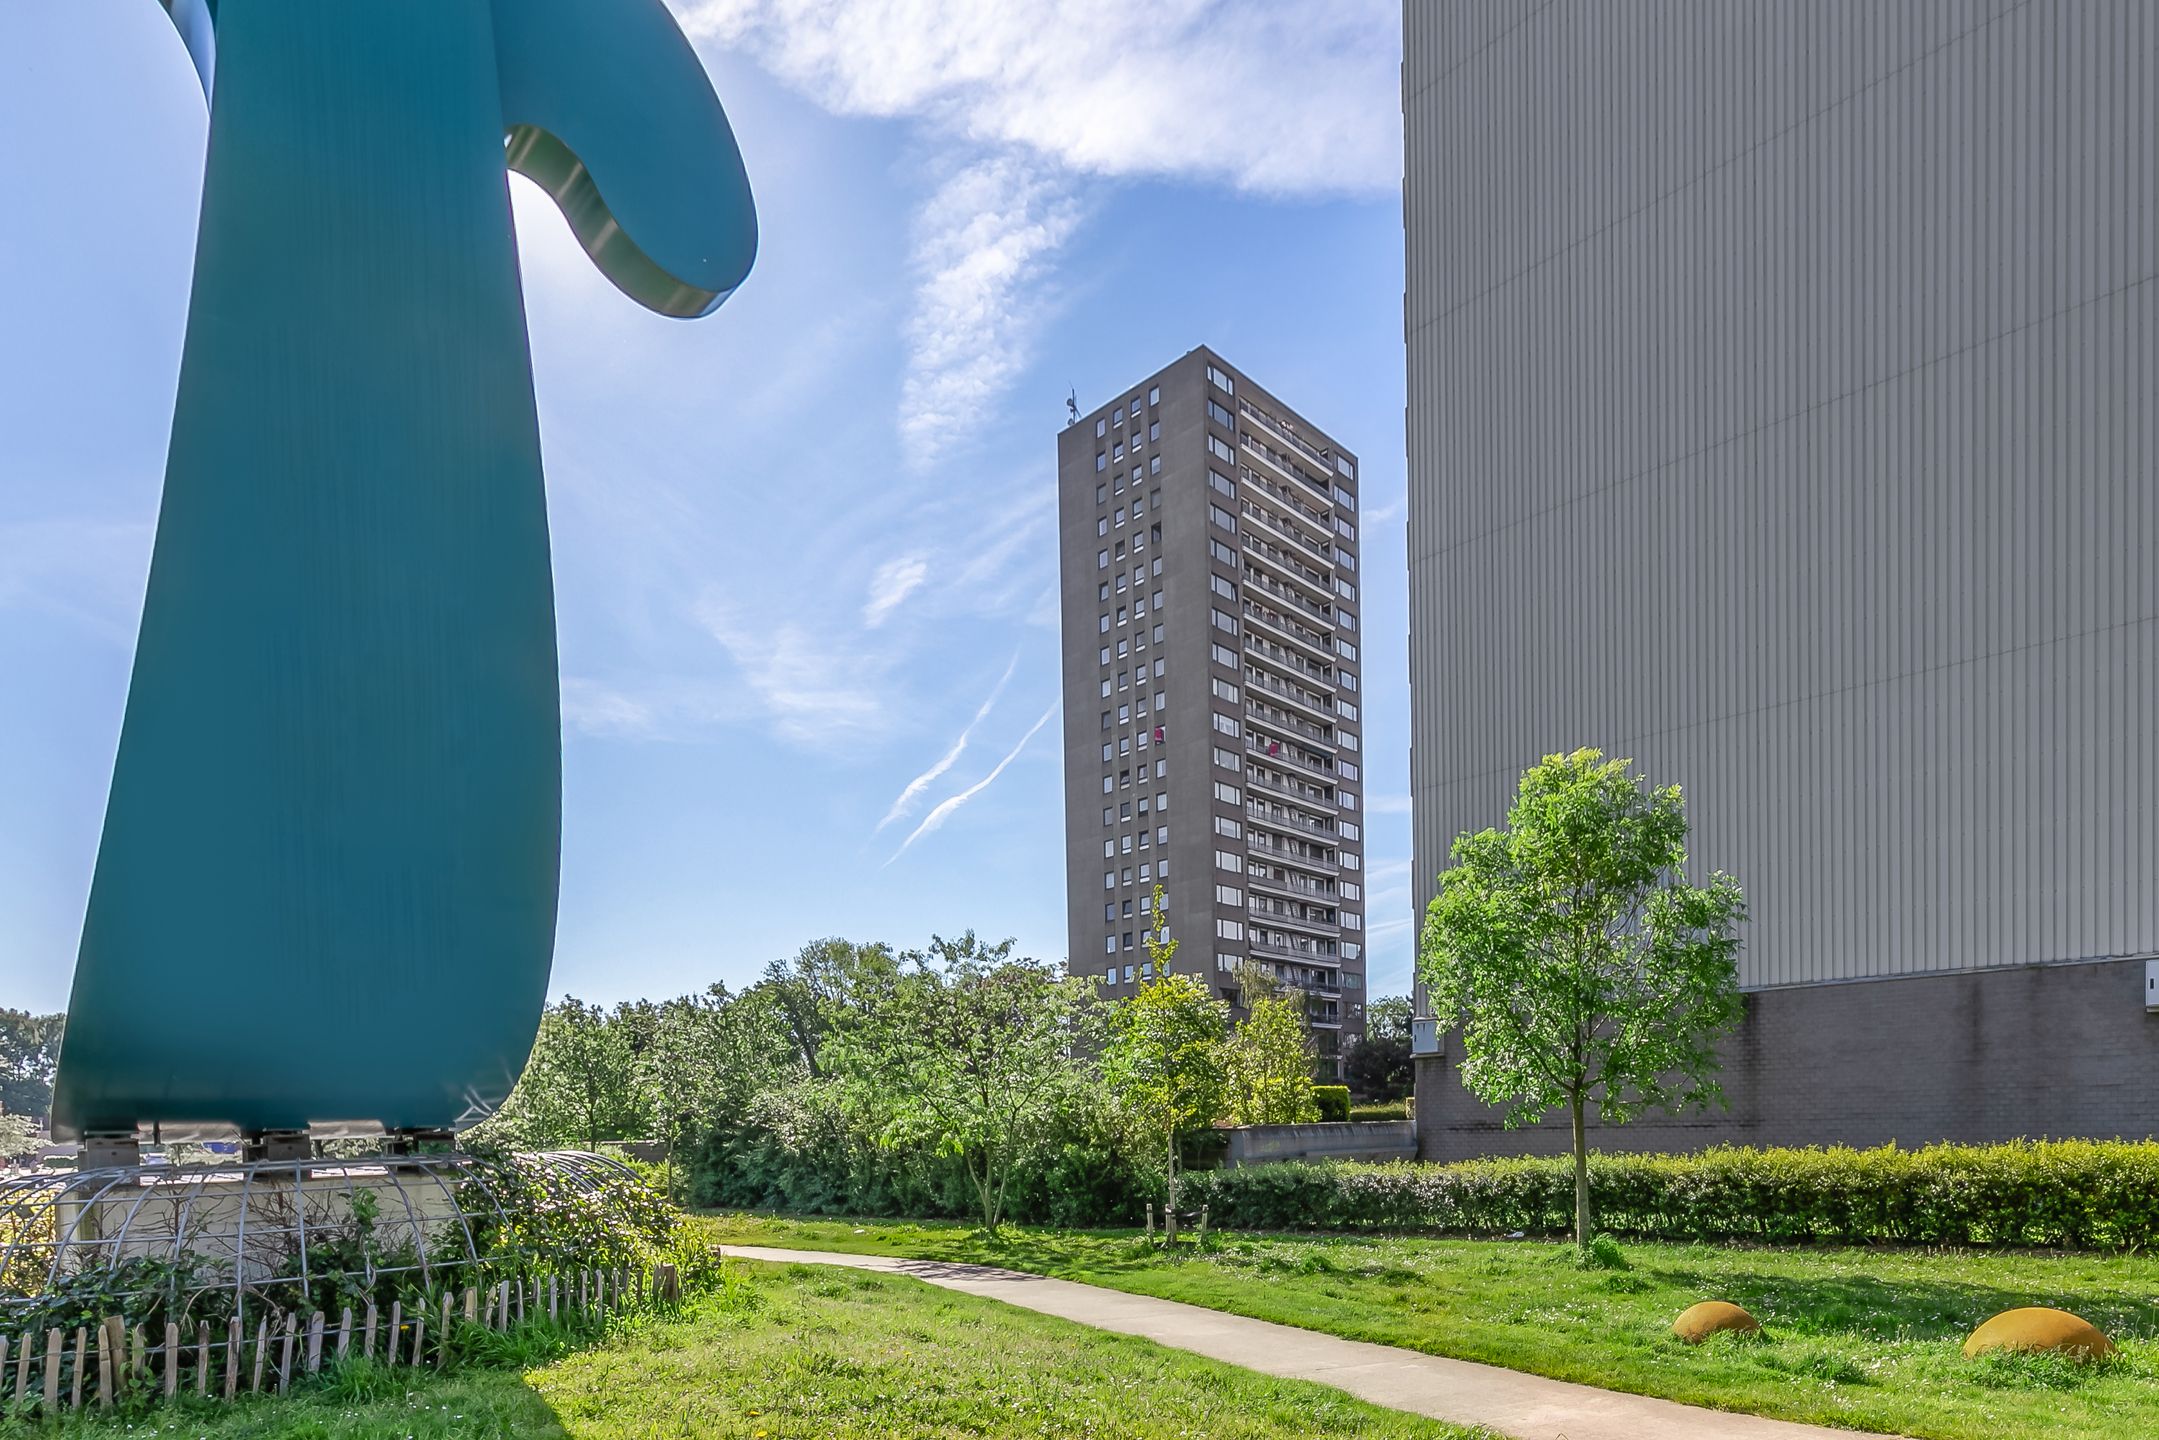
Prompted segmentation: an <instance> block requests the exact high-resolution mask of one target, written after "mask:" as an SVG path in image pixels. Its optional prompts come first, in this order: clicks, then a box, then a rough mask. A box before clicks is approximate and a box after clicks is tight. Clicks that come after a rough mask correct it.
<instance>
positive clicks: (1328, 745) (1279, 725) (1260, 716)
mask: <svg viewBox="0 0 2159 1440" xmlns="http://www.w3.org/2000/svg"><path fill="white" fill-rule="evenodd" d="M1244 713H1245V714H1246V715H1247V716H1249V717H1252V718H1255V719H1257V720H1258V721H1259V722H1260V723H1261V724H1262V725H1265V726H1266V727H1267V728H1268V729H1270V730H1280V731H1282V732H1284V733H1285V734H1291V735H1295V736H1298V737H1299V738H1300V739H1302V740H1303V741H1304V742H1305V743H1306V744H1308V745H1317V746H1319V747H1320V748H1321V749H1323V750H1325V751H1326V752H1327V753H1328V754H1329V755H1332V754H1333V753H1334V739H1333V737H1332V736H1331V735H1330V734H1329V733H1328V732H1327V731H1325V730H1322V729H1320V728H1319V727H1318V726H1317V725H1308V724H1306V723H1305V722H1304V721H1302V720H1299V719H1298V718H1297V717H1296V716H1294V715H1292V714H1290V713H1289V712H1288V711H1286V710H1278V709H1276V708H1275V707H1274V706H1272V705H1269V704H1267V703H1266V702H1264V701H1260V700H1254V699H1252V698H1251V697H1250V696H1249V695H1247V696H1246V697H1245V702H1244Z"/></svg>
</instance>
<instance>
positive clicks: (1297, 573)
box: [1244, 516, 1341, 603]
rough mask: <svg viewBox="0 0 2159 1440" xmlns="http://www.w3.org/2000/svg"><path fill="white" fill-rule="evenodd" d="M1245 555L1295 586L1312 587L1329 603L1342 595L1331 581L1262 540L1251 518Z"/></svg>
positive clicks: (1246, 524)
mask: <svg viewBox="0 0 2159 1440" xmlns="http://www.w3.org/2000/svg"><path fill="white" fill-rule="evenodd" d="M1244 555H1245V559H1247V560H1249V561H1251V562H1253V563H1254V564H1258V565H1265V566H1268V567H1269V568H1270V571H1271V572H1272V573H1274V574H1278V575H1282V576H1284V577H1286V578H1287V579H1288V581H1289V583H1291V584H1293V585H1309V586H1311V587H1312V588H1313V589H1314V590H1317V591H1319V592H1320V593H1321V594H1322V595H1324V596H1325V597H1326V598H1327V600H1328V602H1329V603H1332V602H1333V600H1334V597H1335V596H1337V595H1339V594H1341V592H1340V591H1339V590H1337V589H1335V588H1334V585H1333V583H1332V582H1331V581H1329V580H1328V579H1327V578H1326V577H1325V576H1324V575H1321V574H1320V573H1319V572H1317V571H1316V570H1314V569H1312V567H1311V566H1309V565H1306V564H1305V563H1304V562H1303V561H1301V560H1299V559H1297V557H1296V556H1294V555H1292V554H1290V553H1289V552H1288V551H1287V550H1284V549H1283V548H1282V547H1281V546H1279V545H1270V544H1268V543H1267V542H1266V541H1265V540H1264V539H1262V538H1260V533H1259V531H1258V530H1256V529H1255V528H1253V525H1252V523H1251V519H1250V517H1249V516H1248V517H1246V521H1245V527H1244Z"/></svg>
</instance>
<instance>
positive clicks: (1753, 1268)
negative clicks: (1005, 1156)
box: [699, 1215, 2159, 1440]
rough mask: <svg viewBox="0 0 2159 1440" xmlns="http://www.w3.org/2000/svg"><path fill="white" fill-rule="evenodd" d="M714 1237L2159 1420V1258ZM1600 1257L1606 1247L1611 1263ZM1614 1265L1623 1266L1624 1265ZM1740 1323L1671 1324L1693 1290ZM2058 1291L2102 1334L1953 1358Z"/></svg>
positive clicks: (1536, 1244) (1530, 1357)
mask: <svg viewBox="0 0 2159 1440" xmlns="http://www.w3.org/2000/svg"><path fill="white" fill-rule="evenodd" d="M699 1223H700V1224H701V1225H703V1226H704V1227H705V1233H706V1234H708V1235H709V1236H710V1237H711V1238H712V1239H713V1240H714V1241H715V1242H722V1241H726V1242H733V1243H738V1244H756V1245H779V1246H795V1247H801V1248H811V1249H828V1250H846V1251H855V1252H861V1253H868V1254H883V1255H916V1256H923V1257H927V1258H933V1259H951V1260H974V1261H980V1262H983V1263H986V1264H996V1265H1005V1266H1009V1267H1011V1268H1014V1269H1019V1270H1032V1271H1037V1272H1040V1273H1043V1274H1048V1275H1057V1276H1061V1277H1064V1278H1067V1279H1073V1280H1083V1281H1089V1282H1092V1283H1094V1284H1099V1285H1107V1286H1110V1287H1113V1288H1116V1289H1120V1290H1128V1291H1132V1292H1134V1293H1137V1294H1144V1295H1158V1296H1161V1297H1163V1298H1165V1299H1172V1300H1183V1301H1188V1302H1190V1303H1193V1304H1197V1305H1206V1306H1209V1307H1211V1308H1214V1309H1218V1310H1227V1311H1231V1312H1234V1313H1237V1314H1242V1315H1250V1316H1254V1317H1256V1318H1259V1319H1263V1320H1274V1321H1278V1322H1281V1323H1283V1324H1289V1325H1299V1326H1303V1327H1305V1328H1307V1329H1313V1330H1323V1331H1326V1332H1328V1333H1330V1334H1336V1335H1342V1336H1347V1337H1349V1338H1352V1339H1357V1340H1370V1341H1376V1342H1378V1343H1381V1344H1388V1345H1400V1346H1405V1347H1407V1348H1410V1349H1414V1350H1422V1351H1425V1352H1428V1353H1430V1354H1435V1355H1449V1356H1455V1357H1458V1358H1462V1359H1468V1360H1481V1361H1486V1362H1488V1363H1491V1364H1496V1365H1505V1366H1509V1367H1511V1368H1513V1369H1517V1370H1525V1371H1530V1372H1533V1373H1536V1374H1542V1375H1550V1376H1554V1377H1556V1378H1558V1379H1563V1380H1577V1381H1581V1382H1584V1383H1586V1384H1592V1385H1602V1386H1605V1387H1608V1388H1611V1389H1617V1390H1630V1391H1635V1392H1637V1393H1640V1394H1646V1395H1660V1396H1664V1397H1667V1398H1669V1399H1674V1400H1680V1401H1685V1402H1688V1403H1691V1404H1697V1405H1709V1406H1715V1407H1718V1408H1721V1409H1728V1410H1744V1411H1751V1412H1754V1413H1758V1414H1763V1415H1773V1416H1777V1417H1780V1418H1784V1419H1790V1420H1801V1421H1810V1422H1814V1423H1817V1424H1828V1425H1839V1426H1845V1427H1848V1428H1852V1429H1861V1430H1876V1431H1883V1432H1888V1433H1893V1434H1902V1435H1911V1436H1917V1437H1923V1440H2062V1437H2064V1436H2070V1435H2074V1436H2078V1437H2094V1440H2149V1437H2151V1436H2154V1435H2159V1383H2154V1382H2155V1381H2159V1258H2154V1257H2151V1256H2147V1255H2090V1254H2051V1253H2037V1252H2019V1251H1998V1250H1987V1251H1972V1250H1949V1249H1931V1250H1922V1249H1853V1248H1821V1249H1813V1248H1773V1247H1766V1246H1763V1247H1752V1246H1737V1245H1657V1244H1644V1243H1627V1244H1624V1245H1621V1246H1615V1247H1613V1248H1614V1249H1615V1250H1616V1252H1617V1253H1616V1254H1613V1255H1607V1256H1605V1257H1603V1258H1602V1260H1601V1261H1600V1262H1599V1263H1595V1264H1592V1265H1591V1266H1589V1267H1587V1268H1585V1267H1583V1266H1582V1265H1581V1264H1580V1263H1579V1262H1578V1260H1577V1257H1576V1253H1575V1251H1574V1248H1573V1247H1572V1246H1571V1245H1564V1244H1553V1243H1551V1242H1549V1241H1544V1240H1523V1241H1503V1240H1449V1239H1425V1238H1409V1237H1385V1236H1370V1235H1359V1236H1297V1235H1254V1234H1225V1235H1219V1236H1210V1237H1209V1248H1208V1250H1207V1252H1206V1253H1205V1254H1202V1253H1200V1252H1198V1251H1197V1250H1195V1249H1192V1248H1190V1247H1187V1248H1184V1249H1182V1250H1180V1251H1179V1252H1177V1253H1176V1254H1174V1255H1171V1254H1168V1253H1166V1252H1164V1251H1161V1250H1159V1249H1152V1248H1150V1247H1148V1246H1147V1245H1146V1244H1145V1243H1144V1242H1143V1241H1141V1240H1140V1239H1139V1238H1138V1237H1137V1236H1136V1235H1135V1234H1134V1233H1133V1232H1131V1231H1047V1230H1023V1229H1011V1230H1008V1231H1007V1232H1006V1233H1005V1234H1003V1235H1001V1236H999V1237H997V1238H995V1239H992V1238H990V1237H986V1236H984V1235H982V1234H980V1233H979V1232H976V1231H973V1230H970V1229H968V1228H967V1227H965V1226H962V1225H951V1224H937V1223H902V1222H890V1223H888V1222H881V1221H880V1222H872V1221H846V1220H838V1221H834V1220H803V1221H797V1220H784V1219H771V1218H762V1217H755V1216H739V1215H722V1216H707V1217H702V1218H701V1219H700V1222H699ZM1611 1262H1616V1264H1614V1263H1611ZM1621 1267H1623V1268H1621ZM1705 1299H1720V1300H1731V1301H1734V1302H1736V1303H1738V1304H1741V1305H1744V1306H1745V1307H1746V1308H1747V1309H1748V1310H1750V1311H1752V1312H1753V1314H1754V1315H1755V1316H1756V1318H1758V1319H1759V1320H1760V1321H1761V1322H1762V1324H1763V1327H1764V1334H1763V1335H1762V1336H1761V1337H1759V1338H1755V1339H1746V1338H1739V1337H1733V1336H1718V1337H1713V1339H1712V1341H1711V1342H1710V1343H1708V1344H1705V1345H1701V1346H1688V1345H1684V1344H1682V1343H1680V1342H1679V1341H1678V1340H1676V1339H1675V1338H1673V1336H1672V1333H1671V1324H1672V1321H1673V1319H1674V1318H1675V1317H1676V1316H1677V1315H1678V1314H1679V1312H1680V1311H1681V1310H1683V1309H1685V1308H1686V1307H1687V1306H1689V1305H1691V1304H1693V1303H1694V1302H1695V1301H1697V1300H1705ZM2019 1305H2054V1306H2059V1307H2060V1308H2062V1309H2066V1310H2073V1311H2075V1312H2076V1313H2078V1314H2080V1315H2082V1316H2084V1317H2085V1318H2086V1319H2088V1320H2090V1321H2092V1322H2093V1323H2094V1324H2096V1325H2098V1326H2099V1327H2100V1328H2101V1329H2102V1330H2104V1331H2106V1332H2107V1334H2108V1335H2109V1336H2111V1337H2112V1338H2113V1340H2114V1341H2115V1343H2116V1344H2117V1345H2118V1346H2120V1347H2121V1353H2120V1355H2119V1356H2117V1357H2116V1358H2115V1359H2113V1360H2111V1361H2109V1362H2106V1363H2104V1364H2100V1365H2079V1364H2075V1363H2071V1362H2066V1361H2055V1360H2051V1359H2046V1358H2043V1357H2001V1358H1997V1359H1993V1360H1982V1361H1969V1360H1966V1359H1965V1358H1964V1357H1963V1355H1962V1354H1961V1353H1960V1347H1961V1346H1962V1344H1963V1342H1964V1338H1965V1337H1966V1336H1967V1335H1968V1334H1970V1332H1971V1331H1972V1329H1973V1328H1974V1327H1976V1326H1977V1325H1978V1324H1979V1323H1980V1322H1981V1321H1982V1320H1985V1319H1986V1318H1987V1317H1988V1316H1990V1315H1993V1314H1996V1313H1997V1312H1999V1311H2002V1310H2007V1309H2010V1308H2013V1307H2015V1306H2019Z"/></svg>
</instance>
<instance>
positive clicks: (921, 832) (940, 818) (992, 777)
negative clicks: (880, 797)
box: [885, 702, 1057, 865]
mask: <svg viewBox="0 0 2159 1440" xmlns="http://www.w3.org/2000/svg"><path fill="white" fill-rule="evenodd" d="M1056 713H1057V705H1056V704H1055V703H1054V702H1053V703H1052V704H1051V705H1050V708H1049V709H1047V710H1045V711H1043V712H1042V718H1041V719H1039V720H1037V721H1035V723H1034V724H1032V725H1030V726H1028V727H1027V733H1026V734H1025V735H1022V736H1020V743H1019V744H1017V745H1015V746H1013V747H1012V748H1011V749H1010V750H1009V751H1007V752H1005V758H1004V759H1002V760H1000V761H998V762H997V765H996V768H995V769H993V770H991V771H990V773H989V774H987V775H985V776H983V777H982V778H981V779H980V780H977V781H976V782H975V783H974V784H972V785H970V786H968V787H967V788H966V789H965V790H962V791H960V793H959V794H957V795H954V796H953V797H951V798H950V799H948V800H945V801H943V802H942V803H941V804H939V805H938V807H937V808H936V809H935V810H932V811H931V812H930V813H929V814H927V815H925V816H923V817H922V823H921V824H920V825H917V826H916V827H915V829H914V833H913V834H912V835H909V836H908V837H907V838H906V839H905V840H903V841H901V842H900V848H899V849H897V850H895V851H893V852H892V860H897V859H899V858H900V857H901V856H902V855H905V854H906V853H907V849H908V847H909V846H910V845H913V844H914V843H915V842H916V841H917V840H920V839H921V838H922V837H923V836H925V835H927V834H929V833H930V832H931V831H933V830H936V829H938V828H939V827H940V826H942V825H943V824H944V823H945V821H947V820H949V819H951V818H952V817H953V815H954V814H956V813H957V812H958V810H959V808H960V807H961V806H962V805H965V804H966V803H967V802H968V801H970V800H972V799H974V798H975V796H977V795H980V794H981V793H982V792H983V791H985V790H987V789H989V788H990V786H991V785H992V784H993V783H995V781H996V779H997V777H998V776H1000V775H1002V774H1004V773H1005V767H1006V766H1008V765H1010V764H1011V763H1012V762H1013V761H1014V760H1017V759H1019V757H1020V751H1022V750H1025V749H1026V748H1027V742H1028V741H1030V740H1032V739H1034V738H1035V736H1036V735H1037V734H1038V733H1039V732H1040V731H1041V729H1042V727H1043V726H1044V725H1047V724H1049V722H1050V717H1051V716H1052V715H1055V714H1056ZM892 860H887V861H886V862H885V864H887V865H890V864H891V863H892Z"/></svg>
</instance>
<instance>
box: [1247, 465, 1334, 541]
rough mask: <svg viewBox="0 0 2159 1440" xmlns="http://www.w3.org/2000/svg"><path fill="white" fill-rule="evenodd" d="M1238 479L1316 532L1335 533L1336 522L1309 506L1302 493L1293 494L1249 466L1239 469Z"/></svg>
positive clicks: (1322, 511) (1324, 513) (1287, 488)
mask: <svg viewBox="0 0 2159 1440" xmlns="http://www.w3.org/2000/svg"><path fill="white" fill-rule="evenodd" d="M1237 479H1238V481H1239V483H1241V484H1244V485H1248V486H1250V487H1251V488H1252V489H1254V490H1258V491H1260V492H1262V493H1263V494H1265V495H1266V497H1267V498H1268V499H1269V500H1271V501H1273V502H1274V504H1275V505H1276V506H1277V507H1278V508H1280V509H1283V510H1287V511H1289V512H1290V513H1292V514H1294V515H1295V516H1296V517H1297V518H1298V519H1300V520H1303V521H1305V522H1306V523H1308V524H1309V525H1311V526H1312V528H1314V529H1315V530H1318V531H1320V532H1322V533H1323V534H1330V535H1331V534H1333V533H1334V521H1333V520H1332V519H1330V518H1329V517H1328V514H1327V512H1326V511H1324V510H1317V509H1314V508H1313V507H1312V506H1310V505H1307V504H1306V503H1305V500H1304V495H1303V493H1302V492H1295V493H1293V492H1292V491H1291V490H1290V488H1289V487H1288V486H1286V485H1278V484H1276V483H1275V482H1274V481H1272V480H1270V479H1268V478H1267V477H1266V476H1265V475H1262V474H1260V473H1259V472H1258V471H1257V470H1254V469H1253V468H1252V467H1251V466H1249V465H1240V466H1238V467H1237Z"/></svg>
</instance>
